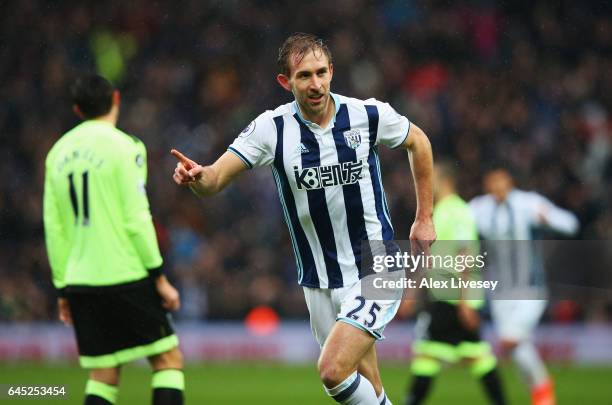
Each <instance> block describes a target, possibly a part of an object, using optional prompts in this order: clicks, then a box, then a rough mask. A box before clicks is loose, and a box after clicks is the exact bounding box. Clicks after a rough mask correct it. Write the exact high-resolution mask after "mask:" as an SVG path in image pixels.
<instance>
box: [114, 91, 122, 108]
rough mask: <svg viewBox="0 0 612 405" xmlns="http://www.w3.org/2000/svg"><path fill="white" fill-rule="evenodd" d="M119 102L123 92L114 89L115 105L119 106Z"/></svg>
mask: <svg viewBox="0 0 612 405" xmlns="http://www.w3.org/2000/svg"><path fill="white" fill-rule="evenodd" d="M119 104H121V94H120V93H119V90H114V91H113V105H116V106H119Z"/></svg>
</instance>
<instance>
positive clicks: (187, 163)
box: [170, 149, 195, 170]
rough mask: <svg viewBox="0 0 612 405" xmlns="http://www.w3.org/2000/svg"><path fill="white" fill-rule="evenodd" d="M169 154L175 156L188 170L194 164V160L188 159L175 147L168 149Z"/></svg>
mask: <svg viewBox="0 0 612 405" xmlns="http://www.w3.org/2000/svg"><path fill="white" fill-rule="evenodd" d="M170 154H172V156H174V157H175V158H177V159H178V160H179V161H180V162H181V163H182V164H183V166H185V168H186V169H187V170H190V169H192V168H193V167H194V166H195V162H194V161H193V160H191V159H189V158H188V157H187V156H185V155H183V154H182V153H181V152H179V151H178V150H176V149H172V150H171V151H170Z"/></svg>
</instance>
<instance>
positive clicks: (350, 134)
mask: <svg viewBox="0 0 612 405" xmlns="http://www.w3.org/2000/svg"><path fill="white" fill-rule="evenodd" d="M342 135H344V142H346V145H347V146H348V147H349V148H351V149H357V148H358V147H359V145H361V132H359V130H358V129H351V130H349V131H344V132H343V133H342Z"/></svg>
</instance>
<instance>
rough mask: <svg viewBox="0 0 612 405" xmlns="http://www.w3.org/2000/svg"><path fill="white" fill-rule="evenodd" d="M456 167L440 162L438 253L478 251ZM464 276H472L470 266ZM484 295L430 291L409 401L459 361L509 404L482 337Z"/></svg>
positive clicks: (420, 398) (496, 399) (495, 400)
mask: <svg viewBox="0 0 612 405" xmlns="http://www.w3.org/2000/svg"><path fill="white" fill-rule="evenodd" d="M456 170H457V168H456V167H453V165H451V164H450V163H447V162H444V163H437V164H436V165H435V174H434V198H435V201H436V202H435V206H434V213H433V221H434V227H435V229H436V233H437V235H438V239H437V240H438V242H437V243H435V244H434V245H433V246H432V254H434V255H436V254H442V255H447V254H452V255H454V256H457V255H468V254H469V255H475V254H478V242H477V240H478V232H477V229H476V222H475V220H474V217H473V215H472V213H471V211H470V208H469V206H468V205H467V203H466V202H465V201H464V200H463V199H461V197H459V195H457V192H456V179H455V175H454V173H455V171H456ZM470 241H473V242H472V243H471V242H470ZM436 245H437V246H436ZM455 276H456V275H455ZM462 276H465V277H469V275H468V272H467V271H466V273H464V274H463V275H462ZM462 276H461V277H462ZM482 296H483V293H482V291H474V290H471V291H469V292H468V291H466V290H463V291H458V292H456V296H454V295H453V294H452V293H450V292H449V291H448V290H445V291H443V290H440V291H432V290H430V291H429V302H428V304H427V305H426V308H425V310H423V311H422V312H421V313H420V314H419V317H418V321H417V325H416V328H415V329H416V334H417V337H416V341H415V343H414V345H413V354H414V358H413V361H412V364H411V372H412V375H413V379H412V385H411V387H410V392H409V393H408V398H407V401H406V404H408V405H417V404H422V403H424V401H425V399H426V396H427V394H428V393H429V392H430V388H431V385H432V382H433V379H434V378H435V377H436V376H437V375H438V373H440V371H441V369H442V366H443V364H444V363H450V364H453V363H457V362H459V361H461V362H463V363H464V364H466V365H467V367H469V369H470V371H471V373H472V374H473V376H474V377H475V378H477V379H479V380H480V381H481V382H482V384H483V388H484V390H485V392H486V394H487V396H488V399H489V401H490V403H491V404H495V405H499V404H505V399H504V396H503V392H502V388H501V384H500V381H499V377H498V374H497V360H496V358H495V356H494V355H493V353H492V351H491V347H490V346H489V344H488V343H487V342H485V341H482V340H481V338H480V332H479V326H480V325H479V324H480V319H479V314H478V310H479V309H480V308H481V307H482V306H483V304H484V300H483V299H482ZM466 297H467V298H469V299H466ZM410 306H411V303H410V302H409V301H408V302H406V304H405V308H403V311H402V312H404V313H406V312H407V311H408V312H409V311H410V309H409V307H410Z"/></svg>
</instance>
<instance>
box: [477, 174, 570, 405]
mask: <svg viewBox="0 0 612 405" xmlns="http://www.w3.org/2000/svg"><path fill="white" fill-rule="evenodd" d="M484 188H485V190H486V192H487V193H488V194H486V195H483V196H479V197H475V198H474V199H473V200H472V201H470V207H471V208H472V212H473V213H474V216H475V217H476V223H477V226H478V231H479V233H480V235H481V236H482V237H483V239H485V240H492V241H500V240H501V241H504V240H506V241H509V242H507V243H495V244H490V245H487V250H489V246H490V247H491V248H492V249H493V250H494V256H493V255H490V256H489V258H488V259H489V260H488V262H487V270H488V271H489V272H490V275H489V276H490V277H492V278H494V279H495V280H499V287H498V289H497V290H496V292H495V297H494V299H492V301H491V315H492V318H493V323H494V325H495V328H496V329H497V333H498V335H499V337H500V339H501V344H502V349H503V350H504V352H505V353H512V356H513V358H514V361H515V362H516V364H517V365H518V367H519V369H520V370H521V372H522V374H523V376H524V377H525V380H526V381H527V382H528V384H529V386H530V388H531V394H532V403H533V404H534V405H553V404H554V403H555V395H554V387H553V383H552V380H551V377H550V375H549V374H548V372H547V370H546V367H545V365H544V363H543V362H542V359H541V358H540V355H539V354H538V351H537V349H536V347H535V345H534V344H533V341H532V337H533V332H534V330H535V328H536V326H537V324H538V322H539V320H540V317H541V316H542V314H543V313H544V310H545V308H546V285H545V281H546V280H545V275H544V268H543V260H542V257H541V253H540V252H539V251H538V250H537V249H535V248H534V247H533V245H532V244H530V243H525V242H516V241H529V240H533V239H536V234H535V232H537V231H538V230H550V231H554V232H558V233H561V234H564V235H573V234H575V233H576V232H577V231H578V227H579V224H578V219H577V218H576V216H575V215H574V214H572V213H571V212H569V211H566V210H564V209H561V208H559V207H557V206H555V205H554V204H553V203H552V202H550V201H549V200H548V199H546V198H545V197H543V196H542V195H540V194H538V193H535V192H527V191H522V190H518V189H516V188H515V187H514V181H513V178H512V176H511V175H510V172H509V171H508V170H507V169H506V168H504V167H495V168H493V169H492V170H489V171H488V172H487V173H486V175H485V178H484ZM513 241H514V242H513Z"/></svg>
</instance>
